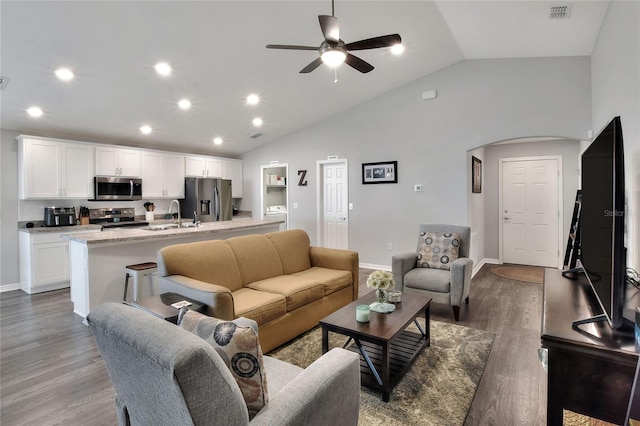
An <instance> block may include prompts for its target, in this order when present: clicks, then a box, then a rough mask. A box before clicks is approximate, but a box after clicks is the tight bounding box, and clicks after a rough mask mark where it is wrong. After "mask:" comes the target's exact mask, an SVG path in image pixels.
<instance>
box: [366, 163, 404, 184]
mask: <svg viewBox="0 0 640 426" xmlns="http://www.w3.org/2000/svg"><path fill="white" fill-rule="evenodd" d="M375 183H398V162H397V161H381V162H379V163H362V184H363V185H370V184H375Z"/></svg>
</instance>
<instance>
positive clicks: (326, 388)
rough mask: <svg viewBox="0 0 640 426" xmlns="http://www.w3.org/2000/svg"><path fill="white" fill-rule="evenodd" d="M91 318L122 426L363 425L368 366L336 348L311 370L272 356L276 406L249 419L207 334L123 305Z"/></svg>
mask: <svg viewBox="0 0 640 426" xmlns="http://www.w3.org/2000/svg"><path fill="white" fill-rule="evenodd" d="M87 321H88V322H89V327H90V329H91V332H92V333H93V335H94V337H95V339H96V342H97V344H98V348H99V349H100V353H101V354H102V357H103V359H104V362H105V365H106V367H107V371H108V372H109V376H110V377H111V381H112V382H113V386H114V387H115V390H116V407H117V410H118V422H119V424H120V425H162V424H165V425H169V424H171V425H225V426H226V425H248V424H252V425H302V424H304V425H334V424H348V425H356V424H357V422H358V413H359V405H360V362H359V357H358V355H357V354H355V353H351V352H349V351H346V350H343V349H339V348H336V349H333V350H331V351H329V352H328V353H326V354H324V355H323V356H321V357H320V358H319V359H318V360H316V361H315V362H314V363H313V364H312V365H310V366H309V367H307V368H306V369H304V370H303V369H301V368H299V367H296V366H294V365H291V364H287V363H285V362H282V361H279V360H277V359H274V358H271V357H268V356H265V357H264V365H265V370H266V372H267V373H266V374H267V380H268V384H267V388H268V392H269V402H268V404H267V405H266V406H265V407H264V408H262V410H260V411H259V412H258V414H257V415H256V416H255V417H254V418H253V419H252V420H251V422H249V415H248V412H247V407H246V405H245V402H244V399H243V397H242V394H241V392H240V388H239V387H238V385H237V383H236V382H235V381H234V379H233V377H232V376H231V373H230V372H229V369H228V368H227V366H226V365H225V363H224V361H223V360H222V358H220V356H219V355H218V354H217V353H216V351H215V350H214V349H213V348H212V347H211V346H210V345H209V344H208V343H207V342H206V341H205V340H203V339H201V338H200V337H198V336H196V335H194V334H191V333H189V332H188V331H186V330H183V329H181V328H179V327H177V326H175V325H174V324H171V323H169V322H166V321H163V320H161V319H159V318H156V317H154V316H152V315H149V314H148V313H145V312H143V311H140V310H138V309H135V308H133V307H131V306H126V305H122V304H116V303H107V304H104V305H101V306H98V307H97V308H96V309H94V310H93V311H92V312H91V313H90V314H89V315H88V316H87Z"/></svg>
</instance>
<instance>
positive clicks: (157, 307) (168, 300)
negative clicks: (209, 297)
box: [127, 293, 206, 324]
mask: <svg viewBox="0 0 640 426" xmlns="http://www.w3.org/2000/svg"><path fill="white" fill-rule="evenodd" d="M182 300H186V301H187V302H191V305H190V306H189V309H190V310H192V311H196V312H202V311H204V309H205V308H206V305H204V304H202V303H200V302H197V301H195V300H193V299H189V298H188V297H184V296H181V295H179V294H176V293H162V294H159V295H154V296H147V297H143V298H141V299H138V300H136V301H134V302H128V303H127V304H128V305H130V306H133V307H134V308H138V309H141V310H143V311H146V312H148V313H150V314H152V315H155V316H157V317H159V318H162V319H164V320H166V321H169V322H172V323H174V324H176V323H177V322H178V313H179V312H180V310H179V309H176V308H174V307H173V306H171V304H172V303H176V302H180V301H182Z"/></svg>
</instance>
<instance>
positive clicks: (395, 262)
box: [391, 252, 418, 291]
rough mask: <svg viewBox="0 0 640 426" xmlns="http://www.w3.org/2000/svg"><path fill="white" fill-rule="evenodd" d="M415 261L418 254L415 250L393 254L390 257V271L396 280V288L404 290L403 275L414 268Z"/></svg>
mask: <svg viewBox="0 0 640 426" xmlns="http://www.w3.org/2000/svg"><path fill="white" fill-rule="evenodd" d="M417 262H418V254H417V253H415V252H411V253H400V254H394V255H393V256H392V257H391V273H392V274H393V280H394V281H395V282H396V286H395V289H396V290H399V291H404V275H405V274H406V273H407V272H409V271H410V270H412V269H415V267H416V265H417Z"/></svg>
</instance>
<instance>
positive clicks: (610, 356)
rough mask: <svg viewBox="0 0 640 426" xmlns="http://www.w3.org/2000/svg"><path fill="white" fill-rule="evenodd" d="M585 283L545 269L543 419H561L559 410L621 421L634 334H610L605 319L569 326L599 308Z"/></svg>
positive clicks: (633, 364)
mask: <svg viewBox="0 0 640 426" xmlns="http://www.w3.org/2000/svg"><path fill="white" fill-rule="evenodd" d="M601 312H602V311H601V308H600V307H599V305H598V303H597V301H596V300H595V296H594V295H593V292H592V291H591V288H590V287H589V283H588V282H587V281H586V279H585V278H584V277H583V276H581V277H579V279H577V280H570V279H567V278H564V277H563V276H562V274H561V272H560V271H559V270H557V269H546V270H545V280H544V305H543V312H542V336H541V339H542V347H543V348H546V349H548V351H549V352H548V359H549V368H548V381H547V383H548V393H547V424H548V425H562V410H563V408H564V409H567V410H571V411H573V412H576V413H580V414H584V415H587V416H589V417H594V418H598V419H601V420H605V421H608V422H611V423H614V424H618V425H621V424H623V423H624V421H625V415H626V412H627V406H628V403H629V396H630V394H631V387H632V384H633V378H634V374H635V368H636V364H637V362H638V354H637V353H636V352H635V350H634V341H633V336H630V335H619V334H614V333H613V332H612V330H611V329H610V328H609V326H608V325H607V324H606V323H592V324H585V325H582V326H581V329H582V330H584V332H581V331H577V330H575V329H574V328H572V326H571V324H572V322H573V321H576V320H580V319H585V318H590V317H592V316H594V315H597V314H599V313H601Z"/></svg>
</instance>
